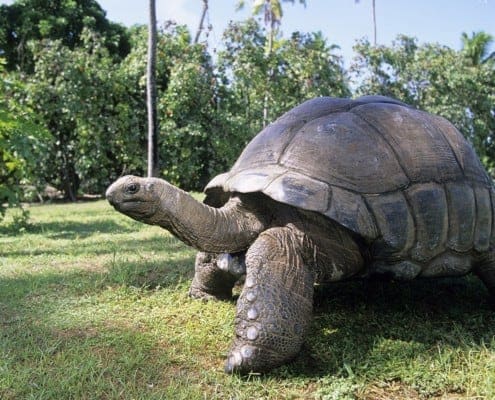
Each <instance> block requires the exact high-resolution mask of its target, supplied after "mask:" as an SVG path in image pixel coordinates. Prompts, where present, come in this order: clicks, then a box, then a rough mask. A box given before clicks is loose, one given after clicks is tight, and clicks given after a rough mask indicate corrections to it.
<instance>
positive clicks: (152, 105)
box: [146, 0, 158, 177]
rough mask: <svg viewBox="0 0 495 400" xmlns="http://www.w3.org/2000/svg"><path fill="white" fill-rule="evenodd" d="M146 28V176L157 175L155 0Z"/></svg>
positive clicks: (150, 4)
mask: <svg viewBox="0 0 495 400" xmlns="http://www.w3.org/2000/svg"><path fill="white" fill-rule="evenodd" d="M149 8H150V9H149V12H150V20H149V29H148V68H147V85H146V94H147V106H148V176H149V177H151V176H157V175H158V118H157V116H156V76H155V74H156V7H155V0H150V2H149Z"/></svg>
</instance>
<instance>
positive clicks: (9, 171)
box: [0, 59, 50, 223]
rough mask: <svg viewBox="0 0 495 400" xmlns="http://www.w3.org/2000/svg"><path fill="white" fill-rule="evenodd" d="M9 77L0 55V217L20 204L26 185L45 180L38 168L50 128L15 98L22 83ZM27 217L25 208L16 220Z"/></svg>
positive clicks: (42, 158)
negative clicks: (41, 125)
mask: <svg viewBox="0 0 495 400" xmlns="http://www.w3.org/2000/svg"><path fill="white" fill-rule="evenodd" d="M11 78H13V77H11ZM11 78H10V79H11ZM10 79H9V78H7V77H6V76H5V73H4V72H3V61H2V60H1V59H0V221H1V220H2V219H3V216H4V214H5V209H6V207H5V206H11V207H12V206H20V203H21V199H22V194H23V191H22V189H23V187H25V186H27V185H33V186H41V185H42V184H43V180H42V178H41V177H40V175H39V174H38V169H39V166H40V165H42V164H43V163H45V162H46V160H47V159H48V157H49V154H48V144H49V142H50V139H49V135H48V132H47V131H46V130H45V129H43V128H42V127H40V125H39V124H37V123H36V122H35V121H36V116H35V115H34V113H33V112H32V110H31V109H29V108H28V107H26V106H25V105H23V104H20V103H19V102H17V101H16V100H15V98H14V97H13V93H14V92H17V91H18V90H20V84H19V82H17V81H12V80H10ZM26 218H27V214H26V213H25V212H24V213H22V214H21V219H20V220H18V221H17V222H18V223H19V222H22V221H23V220H24V221H25V220H26Z"/></svg>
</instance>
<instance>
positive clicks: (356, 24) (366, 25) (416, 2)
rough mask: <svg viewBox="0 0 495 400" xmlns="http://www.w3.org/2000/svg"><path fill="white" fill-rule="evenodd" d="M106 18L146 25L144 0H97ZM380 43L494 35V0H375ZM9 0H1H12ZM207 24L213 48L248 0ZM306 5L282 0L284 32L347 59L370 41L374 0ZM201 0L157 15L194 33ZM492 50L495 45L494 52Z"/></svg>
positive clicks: (183, 1)
mask: <svg viewBox="0 0 495 400" xmlns="http://www.w3.org/2000/svg"><path fill="white" fill-rule="evenodd" d="M97 1H98V3H99V4H100V5H101V7H102V8H103V9H104V10H105V11H106V12H107V18H108V19H110V20H111V21H114V22H119V23H122V24H124V25H126V26H131V25H133V24H146V23H147V21H148V1H146V0H97ZM375 1H376V19H377V27H378V28H377V32H378V35H377V36H378V44H383V45H391V44H392V41H393V40H394V39H395V38H396V37H397V35H398V34H406V35H409V36H413V37H416V38H417V39H418V40H419V42H420V43H425V42H435V43H440V44H443V45H447V46H449V47H451V48H454V49H459V48H460V46H461V39H460V37H461V33H462V32H467V33H468V34H471V32H476V31H480V30H483V31H485V32H488V33H490V34H491V35H493V36H494V37H495V0H412V1H411V0H409V1H406V0H375ZM10 3H12V0H0V4H10ZM208 3H209V11H208V15H207V23H209V24H211V25H212V27H213V30H212V32H211V34H210V37H209V44H210V46H211V48H212V49H216V48H219V47H220V43H221V37H222V32H223V31H224V30H225V28H226V27H227V24H228V23H229V21H237V20H243V19H245V18H247V16H249V14H250V4H251V3H252V2H251V1H249V0H247V1H246V3H247V4H248V6H247V7H246V9H245V10H244V11H242V12H238V11H235V5H236V3H237V0H209V2H208ZM306 3H307V6H306V7H304V6H302V5H301V4H299V1H298V0H296V1H295V2H294V5H292V4H290V3H285V4H284V5H283V8H284V16H283V19H282V25H281V29H282V31H283V34H284V35H285V36H289V35H290V33H292V32H294V31H300V32H316V31H321V32H322V33H323V35H324V36H325V38H326V39H327V41H328V43H329V44H336V45H338V46H339V47H340V54H341V55H342V56H343V57H344V60H345V62H346V63H350V61H351V59H352V56H353V51H352V47H353V45H354V44H355V43H356V40H358V39H361V38H364V37H366V38H368V39H369V40H370V41H372V38H373V24H372V11H371V4H372V0H359V2H356V1H355V0H307V1H306ZM202 6H203V0H156V7H157V20H158V23H159V24H160V23H163V22H164V21H166V20H174V21H176V22H178V23H180V24H186V25H188V26H189V27H190V30H191V32H192V33H193V34H194V33H195V32H196V29H197V27H198V24H199V18H200V14H201V10H202ZM494 50H495V46H494V47H493V48H492V51H494Z"/></svg>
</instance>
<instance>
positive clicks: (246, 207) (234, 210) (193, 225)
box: [140, 181, 270, 253]
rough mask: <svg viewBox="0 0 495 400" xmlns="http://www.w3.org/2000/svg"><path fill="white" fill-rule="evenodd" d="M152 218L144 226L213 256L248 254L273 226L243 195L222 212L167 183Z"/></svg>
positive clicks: (164, 184)
mask: <svg viewBox="0 0 495 400" xmlns="http://www.w3.org/2000/svg"><path fill="white" fill-rule="evenodd" d="M160 184H161V185H163V188H162V189H163V190H162V191H161V192H162V193H161V195H160V199H159V202H158V203H157V204H156V210H155V212H154V213H153V214H151V215H149V216H148V217H146V218H144V219H140V220H141V221H142V222H145V223H147V224H151V225H158V226H160V227H162V228H164V229H166V230H168V231H170V232H171V233H172V234H173V235H174V236H176V237H177V238H178V239H180V240H181V241H183V242H184V243H186V244H187V245H189V246H192V247H194V248H196V249H198V250H200V251H207V252H213V253H236V252H240V251H243V250H246V249H247V248H248V247H249V245H250V244H251V243H252V242H253V241H254V240H255V239H256V237H257V236H258V235H259V234H260V233H261V232H262V231H263V230H265V229H266V227H267V226H268V224H269V223H270V221H269V220H268V219H269V216H268V217H267V216H265V213H263V212H262V210H260V206H261V205H260V204H256V203H257V202H256V201H255V200H256V199H253V201H249V200H246V199H245V198H243V199H242V200H244V201H241V198H242V197H243V196H242V195H238V196H234V197H232V198H231V199H230V200H229V201H228V202H227V204H225V205H224V206H223V207H221V208H214V207H210V206H208V205H206V204H203V203H201V202H199V201H197V200H195V199H194V198H192V197H191V196H190V195H189V194H188V193H186V192H184V191H183V190H181V189H178V188H176V187H175V186H172V185H171V184H169V183H168V182H166V181H160ZM244 197H246V198H247V197H248V196H244Z"/></svg>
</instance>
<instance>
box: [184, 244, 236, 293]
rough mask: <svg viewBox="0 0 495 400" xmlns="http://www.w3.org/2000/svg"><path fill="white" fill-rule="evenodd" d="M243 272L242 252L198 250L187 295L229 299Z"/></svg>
mask: <svg viewBox="0 0 495 400" xmlns="http://www.w3.org/2000/svg"><path fill="white" fill-rule="evenodd" d="M244 274H245V264H244V255H243V254H236V255H233V256H232V255H230V254H215V253H206V252H201V251H200V252H198V254H197V255H196V262H195V265H194V278H193V281H192V284H191V288H190V289H189V296H191V297H194V298H196V299H202V300H229V299H231V298H232V288H233V287H234V285H235V283H236V282H237V281H238V280H239V278H240V277H241V276H242V275H244Z"/></svg>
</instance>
